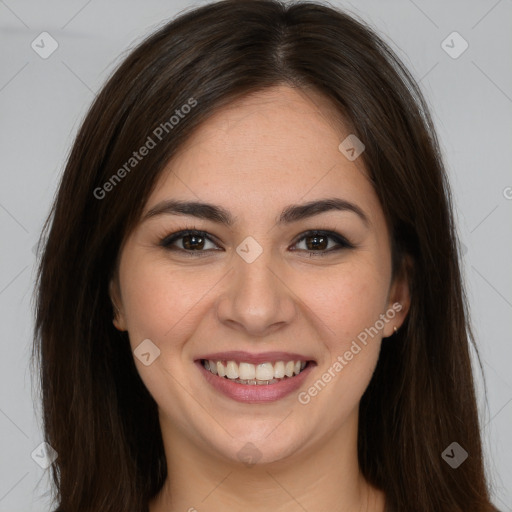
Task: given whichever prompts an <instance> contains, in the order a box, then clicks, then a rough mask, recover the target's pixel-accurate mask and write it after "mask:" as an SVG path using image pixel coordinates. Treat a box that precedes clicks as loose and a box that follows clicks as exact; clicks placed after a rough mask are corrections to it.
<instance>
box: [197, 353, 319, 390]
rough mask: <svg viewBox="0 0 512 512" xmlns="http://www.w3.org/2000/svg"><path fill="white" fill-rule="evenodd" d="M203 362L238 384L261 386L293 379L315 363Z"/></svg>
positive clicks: (210, 368) (221, 375)
mask: <svg viewBox="0 0 512 512" xmlns="http://www.w3.org/2000/svg"><path fill="white" fill-rule="evenodd" d="M201 364H202V365H203V367H204V368H205V369H206V370H208V371H209V372H210V373H212V374H213V375H216V376H217V377H223V378H224V379H227V380H229V381H231V382H236V383H238V384H246V385H249V386H258V385H260V386H261V385H268V384H277V383H278V382H281V381H283V380H288V379H292V378H293V377H295V376H296V375H299V374H300V373H301V372H302V371H303V370H304V369H305V368H307V367H308V366H310V365H311V364H313V361H276V362H274V363H271V362H265V363H260V364H252V363H246V362H240V363H237V362H236V361H214V360H211V359H209V360H208V359H201Z"/></svg>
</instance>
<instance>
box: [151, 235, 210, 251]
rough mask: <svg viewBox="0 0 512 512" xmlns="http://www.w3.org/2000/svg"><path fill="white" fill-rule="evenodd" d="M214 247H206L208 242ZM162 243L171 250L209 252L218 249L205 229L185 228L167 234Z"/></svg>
mask: <svg viewBox="0 0 512 512" xmlns="http://www.w3.org/2000/svg"><path fill="white" fill-rule="evenodd" d="M208 243H209V244H211V245H212V246H213V247H205V246H206V245H207V244H208ZM160 245H161V246H162V247H165V248H166V249H169V250H172V251H174V250H176V251H183V252H198V253H199V252H207V251H210V250H217V249H216V248H218V246H217V245H215V244H214V243H213V242H212V240H211V239H210V238H209V237H208V236H207V235H206V233H204V232H203V231H196V230H184V231H179V232H177V233H172V234H170V235H168V236H166V237H165V238H164V239H163V240H162V241H161V242H160Z"/></svg>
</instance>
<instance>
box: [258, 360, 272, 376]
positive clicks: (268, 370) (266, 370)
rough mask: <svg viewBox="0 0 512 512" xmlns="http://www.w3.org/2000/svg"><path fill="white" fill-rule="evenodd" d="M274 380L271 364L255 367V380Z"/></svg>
mask: <svg viewBox="0 0 512 512" xmlns="http://www.w3.org/2000/svg"><path fill="white" fill-rule="evenodd" d="M273 378H274V367H273V366H272V363H262V364H259V365H258V366H257V367H256V379H258V380H272V379H273Z"/></svg>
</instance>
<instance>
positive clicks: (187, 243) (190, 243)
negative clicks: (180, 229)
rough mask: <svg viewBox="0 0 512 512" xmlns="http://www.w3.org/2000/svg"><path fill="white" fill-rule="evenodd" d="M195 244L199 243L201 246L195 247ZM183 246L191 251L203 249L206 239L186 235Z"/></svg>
mask: <svg viewBox="0 0 512 512" xmlns="http://www.w3.org/2000/svg"><path fill="white" fill-rule="evenodd" d="M198 240H199V242H198ZM195 243H198V244H199V245H195ZM183 246H184V247H185V249H189V250H194V249H202V248H203V246H204V237H202V236H200V235H185V236H184V237H183Z"/></svg>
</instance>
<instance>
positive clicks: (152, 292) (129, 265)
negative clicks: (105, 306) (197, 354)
mask: <svg viewBox="0 0 512 512" xmlns="http://www.w3.org/2000/svg"><path fill="white" fill-rule="evenodd" d="M125 269H126V271H125V272H124V276H123V274H121V279H123V277H124V281H123V280H122V281H121V282H122V283H123V288H122V290H123V306H124V310H125V314H126V322H127V329H128V332H129V333H130V340H131V341H132V344H136V343H137V340H139V339H140V340H142V339H145V338H149V339H151V340H152V341H153V342H154V343H155V344H156V345H158V346H159V347H160V348H161V349H164V348H165V349H172V346H174V345H175V343H169V341H171V340H180V339H186V333H187V332H188V331H189V330H190V329H193V328H194V326H195V325H197V322H198V317H199V316H201V312H202V310H203V309H204V307H205V304H206V303H207V297H205V293H206V292H207V291H208V290H211V289H212V288H213V287H214V285H215V282H216V281H217V280H218V279H219V276H217V275H212V272H210V273H208V272H204V271H202V270H201V269H197V268H196V269H191V268H179V269H176V268H171V267H170V265H169V264H168V262H165V261H161V260H153V261H151V262H148V261H146V262H142V261H138V262H130V261H127V262H126V267H125Z"/></svg>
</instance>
